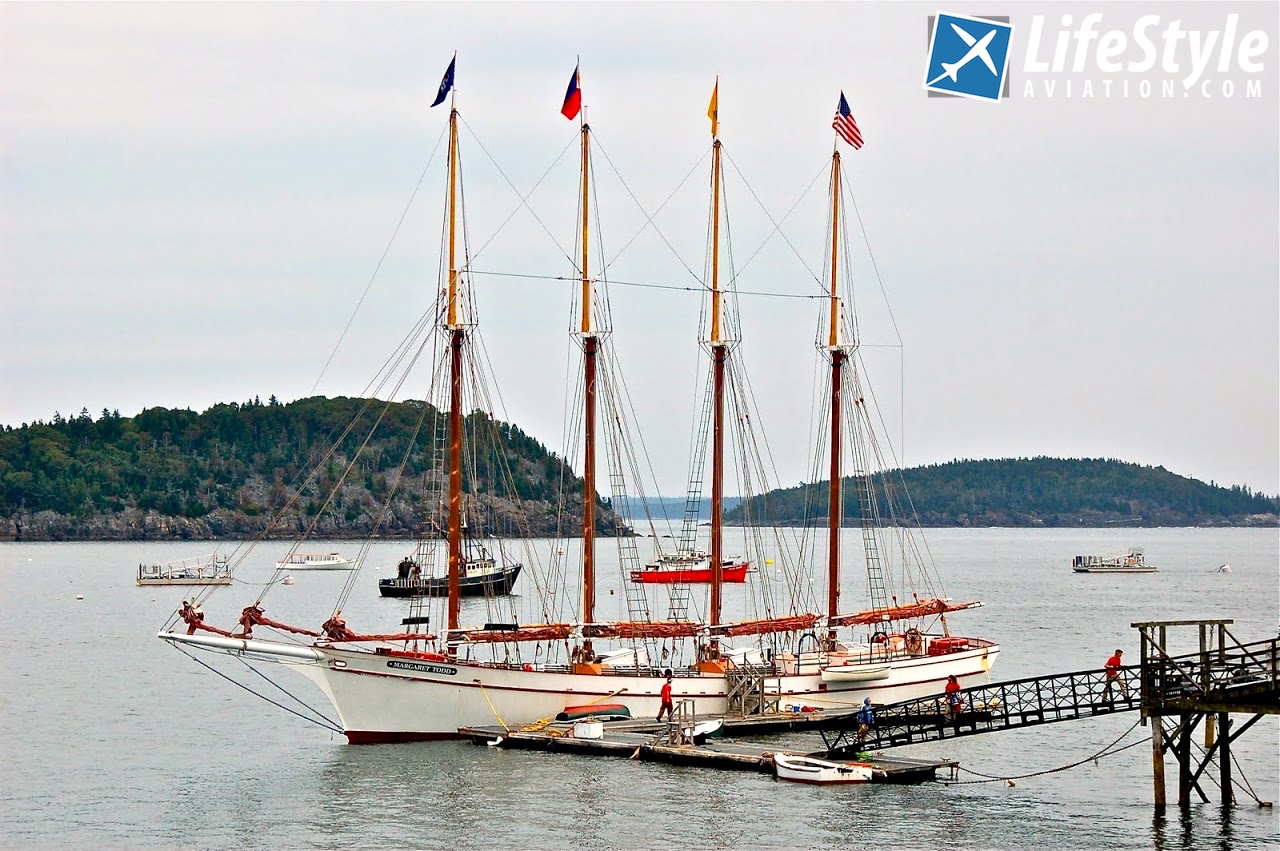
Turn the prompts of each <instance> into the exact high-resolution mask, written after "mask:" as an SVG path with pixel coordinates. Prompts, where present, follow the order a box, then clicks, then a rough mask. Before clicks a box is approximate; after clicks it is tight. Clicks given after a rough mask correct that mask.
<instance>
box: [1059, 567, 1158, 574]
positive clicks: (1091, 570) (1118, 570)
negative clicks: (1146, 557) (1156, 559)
mask: <svg viewBox="0 0 1280 851" xmlns="http://www.w3.org/2000/svg"><path fill="white" fill-rule="evenodd" d="M1071 570H1072V572H1074V573H1155V572H1156V569H1155V568H1154V567H1073V568H1071Z"/></svg>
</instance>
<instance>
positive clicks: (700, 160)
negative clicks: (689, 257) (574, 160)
mask: <svg viewBox="0 0 1280 851" xmlns="http://www.w3.org/2000/svg"><path fill="white" fill-rule="evenodd" d="M596 150H598V151H599V152H600V153H601V154H603V155H604V159H605V162H607V163H608V164H609V168H611V169H613V173H614V175H615V176H616V177H617V178H618V182H619V183H621V184H622V188H623V189H625V190H627V194H628V195H630V196H631V200H632V201H634V202H635V204H636V207H637V208H638V209H639V210H640V212H641V213H643V214H644V217H645V224H644V227H641V228H640V230H638V231H636V233H635V235H634V236H632V237H631V239H629V240H627V241H626V243H625V244H624V245H623V246H622V248H621V249H619V251H618V253H617V254H615V255H613V257H612V258H611V259H610V260H609V261H608V262H606V263H605V264H604V265H603V266H602V267H601V271H602V272H603V271H604V270H605V269H608V268H609V267H610V266H612V265H613V264H614V262H615V261H616V260H617V259H618V258H619V257H621V256H622V253H623V252H624V251H626V250H627V249H628V248H630V247H631V243H633V242H635V241H636V240H637V239H639V237H640V234H642V233H644V231H645V228H647V227H650V226H652V227H653V232H654V233H656V234H657V235H658V237H659V238H660V239H661V240H662V241H663V243H664V244H665V245H666V246H667V248H669V249H671V253H672V254H673V255H674V256H675V258H676V260H677V261H678V262H679V263H680V265H681V266H683V267H684V268H685V271H687V272H688V273H689V274H690V275H691V276H692V277H693V278H694V279H695V280H697V278H698V276H697V274H696V273H695V272H694V271H693V269H691V268H689V264H688V263H686V262H684V258H682V257H681V256H680V252H678V251H676V248H675V246H674V245H672V244H671V241H670V240H669V239H667V237H666V235H665V234H663V232H662V231H660V230H659V229H658V225H657V224H656V223H655V222H654V221H653V219H654V216H657V215H658V213H660V212H662V208H663V207H665V206H667V204H669V203H670V202H671V199H672V198H674V197H675V195H676V193H677V192H679V191H680V189H681V187H683V186H684V185H685V184H686V183H688V182H689V178H690V177H692V176H693V173H694V172H695V171H697V169H698V167H699V166H700V165H702V163H703V161H704V160H706V158H707V154H709V153H710V150H709V149H708V150H707V151H705V152H703V154H702V156H701V157H699V158H698V161H697V162H695V163H694V164H693V167H692V168H690V169H689V171H688V173H687V174H685V176H684V177H683V178H681V179H680V182H679V183H677V184H676V188H675V189H672V190H671V194H670V195H668V196H667V198H666V200H664V201H663V202H662V203H661V204H659V205H658V208H657V209H656V210H654V211H653V214H652V215H651V214H650V213H649V212H648V211H647V210H645V208H644V205H643V204H641V203H640V199H639V198H637V197H636V194H635V193H634V192H632V191H631V187H630V186H629V185H628V184H627V181H626V180H625V179H623V177H622V173H621V172H619V171H618V167H617V166H615V165H614V164H613V160H612V159H610V157H609V152H608V151H607V150H605V147H604V145H602V144H601V143H600V135H599V134H598V133H597V134H596Z"/></svg>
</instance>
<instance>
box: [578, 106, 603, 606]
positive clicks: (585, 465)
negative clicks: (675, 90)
mask: <svg viewBox="0 0 1280 851" xmlns="http://www.w3.org/2000/svg"><path fill="white" fill-rule="evenodd" d="M590 135H591V128H590V127H588V126H587V122H586V116H585V114H584V116H583V120H582V397H583V398H582V415H583V419H584V422H583V461H582V622H583V623H591V622H592V621H594V620H595V608H596V596H595V595H596V352H597V351H598V350H599V347H600V338H599V337H598V336H597V335H596V332H595V330H594V329H593V328H592V326H591V289H592V288H591V275H590V273H589V272H588V269H587V260H588V252H587V247H588V245H587V235H588V234H587V215H588V212H589V209H588V206H587V199H588V197H589V193H588V184H587V181H588V179H589V175H590V169H589V165H590V153H589V142H590Z"/></svg>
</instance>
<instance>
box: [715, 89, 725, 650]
mask: <svg viewBox="0 0 1280 851" xmlns="http://www.w3.org/2000/svg"><path fill="white" fill-rule="evenodd" d="M716 87H717V91H718V89H719V81H717V84H716ZM712 128H713V130H714V129H715V123H714V122H713V123H712ZM711 151H712V155H711V194H712V214H711V363H712V399H713V401H712V405H713V408H712V416H713V419H712V429H711V623H712V624H713V625H714V624H718V623H720V607H721V591H722V585H723V583H724V540H723V539H724V529H723V518H722V516H721V508H722V503H723V500H724V365H725V360H726V359H727V358H728V349H727V348H726V346H725V342H724V340H722V339H721V335H720V140H719V139H718V138H717V139H716V140H715V141H714V142H713V143H712V146H711Z"/></svg>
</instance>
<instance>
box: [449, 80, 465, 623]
mask: <svg viewBox="0 0 1280 851" xmlns="http://www.w3.org/2000/svg"><path fill="white" fill-rule="evenodd" d="M455 98H456V94H455ZM457 218H458V110H457V107H456V106H455V105H454V102H453V101H451V102H450V104H449V309H448V325H449V329H450V342H449V350H450V359H449V629H457V628H458V614H459V612H460V610H461V608H462V604H461V599H462V587H461V586H462V346H463V343H464V342H465V338H466V331H465V329H464V328H463V326H462V323H460V322H459V321H458V267H457V262H456V256H457V255H456V250H455V247H456V243H457Z"/></svg>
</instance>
